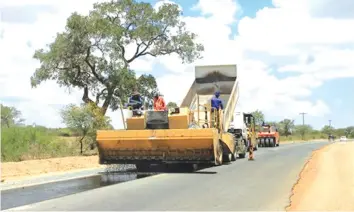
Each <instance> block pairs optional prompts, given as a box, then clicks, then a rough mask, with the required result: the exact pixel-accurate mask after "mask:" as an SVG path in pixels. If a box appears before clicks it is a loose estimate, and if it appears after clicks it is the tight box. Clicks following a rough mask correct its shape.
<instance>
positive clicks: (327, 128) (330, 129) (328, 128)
mask: <svg viewBox="0 0 354 212" xmlns="http://www.w3.org/2000/svg"><path fill="white" fill-rule="evenodd" d="M321 131H322V133H323V134H326V135H330V134H333V132H334V128H333V127H332V126H329V125H325V126H324V127H323V128H322V129H321Z"/></svg>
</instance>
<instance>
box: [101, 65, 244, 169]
mask: <svg viewBox="0 0 354 212" xmlns="http://www.w3.org/2000/svg"><path fill="white" fill-rule="evenodd" d="M215 91H219V92H220V98H221V99H222V100H223V104H224V110H219V111H217V110H213V109H212V108H211V98H212V97H213V94H214V92H215ZM238 96H239V95H238V81H237V70H236V65H218V66H196V67H195V80H194V82H193V84H192V86H191V87H190V89H189V91H188V93H187V94H186V96H185V98H184V100H183V102H182V104H181V106H180V107H179V108H174V109H171V110H169V111H153V110H145V111H143V115H141V116H135V117H134V116H133V117H129V118H126V129H123V130H99V131H97V139H96V140H97V144H98V152H99V163H100V164H135V165H136V167H137V169H138V171H148V170H149V168H150V165H153V164H180V165H182V166H185V167H188V166H190V165H192V166H194V165H195V164H203V165H206V164H214V165H221V164H223V162H230V161H233V160H236V151H235V138H234V136H233V134H231V133H228V132H227V130H228V128H229V125H230V122H231V119H232V116H233V113H234V110H235V107H236V103H237V101H238Z"/></svg>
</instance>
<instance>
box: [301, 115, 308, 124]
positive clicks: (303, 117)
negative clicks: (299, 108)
mask: <svg viewBox="0 0 354 212" xmlns="http://www.w3.org/2000/svg"><path fill="white" fill-rule="evenodd" d="M305 114H307V113H300V115H302V125H305Z"/></svg>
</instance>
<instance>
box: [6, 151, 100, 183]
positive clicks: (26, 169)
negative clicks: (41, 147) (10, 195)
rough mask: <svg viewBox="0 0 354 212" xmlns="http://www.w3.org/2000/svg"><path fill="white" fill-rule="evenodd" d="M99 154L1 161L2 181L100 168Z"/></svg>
mask: <svg viewBox="0 0 354 212" xmlns="http://www.w3.org/2000/svg"><path fill="white" fill-rule="evenodd" d="M100 167H103V166H101V165H99V164H98V156H76V157H62V158H50V159H42V160H27V161H21V162H6V163H1V182H3V181H7V180H18V179H23V178H27V177H33V176H37V175H42V174H48V173H56V172H66V171H73V170H79V169H89V168H100Z"/></svg>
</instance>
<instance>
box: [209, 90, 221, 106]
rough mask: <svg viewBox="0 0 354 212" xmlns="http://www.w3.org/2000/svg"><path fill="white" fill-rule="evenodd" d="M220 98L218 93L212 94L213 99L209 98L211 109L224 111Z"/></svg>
mask: <svg viewBox="0 0 354 212" xmlns="http://www.w3.org/2000/svg"><path fill="white" fill-rule="evenodd" d="M219 97H220V92H219V91H216V92H215V94H214V97H213V98H211V107H212V108H214V109H216V110H220V109H221V110H223V109H224V105H223V104H222V101H221V99H220V98H219Z"/></svg>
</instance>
